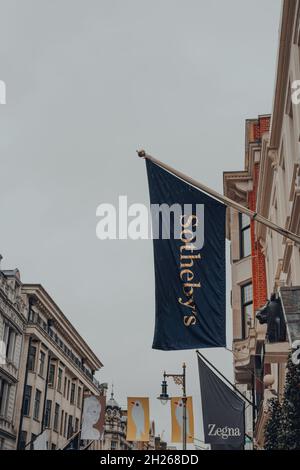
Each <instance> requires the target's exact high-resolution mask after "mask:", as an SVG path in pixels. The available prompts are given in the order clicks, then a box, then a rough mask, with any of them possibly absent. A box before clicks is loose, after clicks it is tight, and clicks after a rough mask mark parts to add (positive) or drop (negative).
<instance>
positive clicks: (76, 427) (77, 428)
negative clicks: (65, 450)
mask: <svg viewBox="0 0 300 470" xmlns="http://www.w3.org/2000/svg"><path fill="white" fill-rule="evenodd" d="M77 431H79V419H78V418H76V419H75V432H77Z"/></svg>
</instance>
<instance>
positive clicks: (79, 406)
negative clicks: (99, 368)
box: [77, 387, 82, 408]
mask: <svg viewBox="0 0 300 470" xmlns="http://www.w3.org/2000/svg"><path fill="white" fill-rule="evenodd" d="M81 393H82V390H81V387H78V392H77V406H78V408H81Z"/></svg>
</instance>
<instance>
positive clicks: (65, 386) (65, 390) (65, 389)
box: [64, 377, 67, 397]
mask: <svg viewBox="0 0 300 470" xmlns="http://www.w3.org/2000/svg"><path fill="white" fill-rule="evenodd" d="M66 392H67V377H65V383H64V397H65V396H66Z"/></svg>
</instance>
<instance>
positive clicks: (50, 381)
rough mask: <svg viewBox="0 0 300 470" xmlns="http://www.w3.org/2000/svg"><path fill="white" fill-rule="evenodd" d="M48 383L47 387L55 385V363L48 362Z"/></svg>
mask: <svg viewBox="0 0 300 470" xmlns="http://www.w3.org/2000/svg"><path fill="white" fill-rule="evenodd" d="M48 385H49V387H54V385H55V364H50V368H49V378H48Z"/></svg>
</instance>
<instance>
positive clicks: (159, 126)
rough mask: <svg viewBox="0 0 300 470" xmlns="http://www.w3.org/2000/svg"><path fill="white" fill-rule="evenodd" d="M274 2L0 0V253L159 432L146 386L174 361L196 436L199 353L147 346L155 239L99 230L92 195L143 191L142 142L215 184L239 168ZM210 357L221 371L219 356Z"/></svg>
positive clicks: (266, 64) (267, 65) (163, 423)
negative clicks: (144, 399)
mask: <svg viewBox="0 0 300 470" xmlns="http://www.w3.org/2000/svg"><path fill="white" fill-rule="evenodd" d="M280 3H281V2H280V0H251V1H246V0H226V1H224V0H186V1H183V0H180V1H179V0H151V1H150V0H147V1H146V0H126V1H125V0H51V1H50V0H0V79H1V80H4V81H5V82H6V84H7V104H6V105H5V106H3V105H1V106H0V165H1V166H0V168H1V170H0V253H1V254H2V255H3V256H4V260H3V263H2V266H3V268H7V269H8V268H15V267H18V268H19V269H20V271H21V276H22V280H23V281H24V282H38V283H42V284H43V286H44V287H45V288H46V289H47V290H48V292H49V293H50V295H52V297H53V298H54V300H55V301H56V302H57V303H58V305H59V306H60V307H61V308H62V310H63V311H64V312H65V314H66V315H67V316H68V318H69V319H70V320H71V321H72V322H73V324H74V325H75V326H76V327H77V328H78V330H79V332H80V333H81V334H82V336H83V337H84V338H85V339H86V341H87V342H88V343H89V344H90V345H91V346H92V348H93V349H94V350H95V352H96V353H97V355H98V356H99V357H100V359H101V360H102V361H103V363H104V365H105V368H104V369H103V371H102V372H101V374H100V376H99V378H100V380H101V381H108V382H110V383H111V382H112V381H114V384H115V395H116V398H117V400H118V401H119V403H120V404H121V405H125V403H126V396H127V395H136V396H139V395H141V396H150V398H151V417H152V418H154V419H155V421H156V424H157V431H158V432H161V431H162V430H165V435H164V437H166V438H169V431H170V418H169V410H168V409H166V408H163V407H162V406H161V405H160V403H159V402H158V400H155V397H156V396H157V395H158V393H159V390H160V382H161V372H162V370H163V369H164V368H166V369H167V371H169V372H176V371H177V370H178V371H180V368H181V363H182V362H183V360H185V361H186V362H187V366H188V368H187V373H188V392H189V394H192V395H193V397H194V408H195V417H196V435H197V436H198V437H199V436H201V435H202V426H201V422H200V418H199V417H200V414H199V411H200V402H199V400H200V393H199V383H198V377H197V368H196V357H195V353H194V352H170V353H166V352H158V351H153V350H152V349H151V344H152V336H153V324H154V282H153V281H154V269H153V259H152V242H151V241H135V242H134V241H99V240H98V239H97V238H96V235H95V228H96V222H97V220H96V216H95V212H96V207H97V206H98V205H99V204H100V203H102V202H110V203H116V202H117V200H118V196H119V195H128V198H129V202H130V203H131V202H143V203H146V204H148V187H147V180H146V171H145V166H144V163H143V162H142V161H140V160H139V159H138V158H137V157H136V155H135V150H136V149H137V148H139V147H143V148H146V150H147V151H148V153H151V154H152V155H154V156H156V157H158V158H160V159H162V160H164V161H166V162H168V163H169V164H171V165H172V166H174V167H176V168H178V169H180V170H182V171H183V172H185V173H187V174H189V175H192V176H193V177H194V178H196V179H198V180H200V181H202V182H204V183H205V184H208V185H210V186H212V187H213V188H215V189H217V190H222V172H223V171H224V170H231V169H233V170H236V169H241V168H242V167H243V163H244V121H245V119H247V118H252V117H256V116H257V115H258V114H265V113H270V112H271V109H272V96H273V89H274V78H275V59H276V53H277V44H278V28H279V15H280ZM229 288H230V286H229V287H228V289H229ZM228 313H229V315H228V317H229V318H228V329H229V332H230V334H229V340H228V344H229V346H231V326H230V312H228ZM209 357H213V360H214V361H215V363H216V364H217V365H218V366H219V367H220V368H221V369H222V370H224V371H225V372H226V373H227V374H228V375H229V376H230V375H231V373H232V371H231V367H230V365H231V362H232V357H231V355H230V353H227V354H226V353H224V352H223V351H221V352H219V351H214V352H210V354H209ZM177 391H178V392H179V389H177ZM171 392H172V393H175V392H176V387H175V386H172V387H171Z"/></svg>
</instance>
